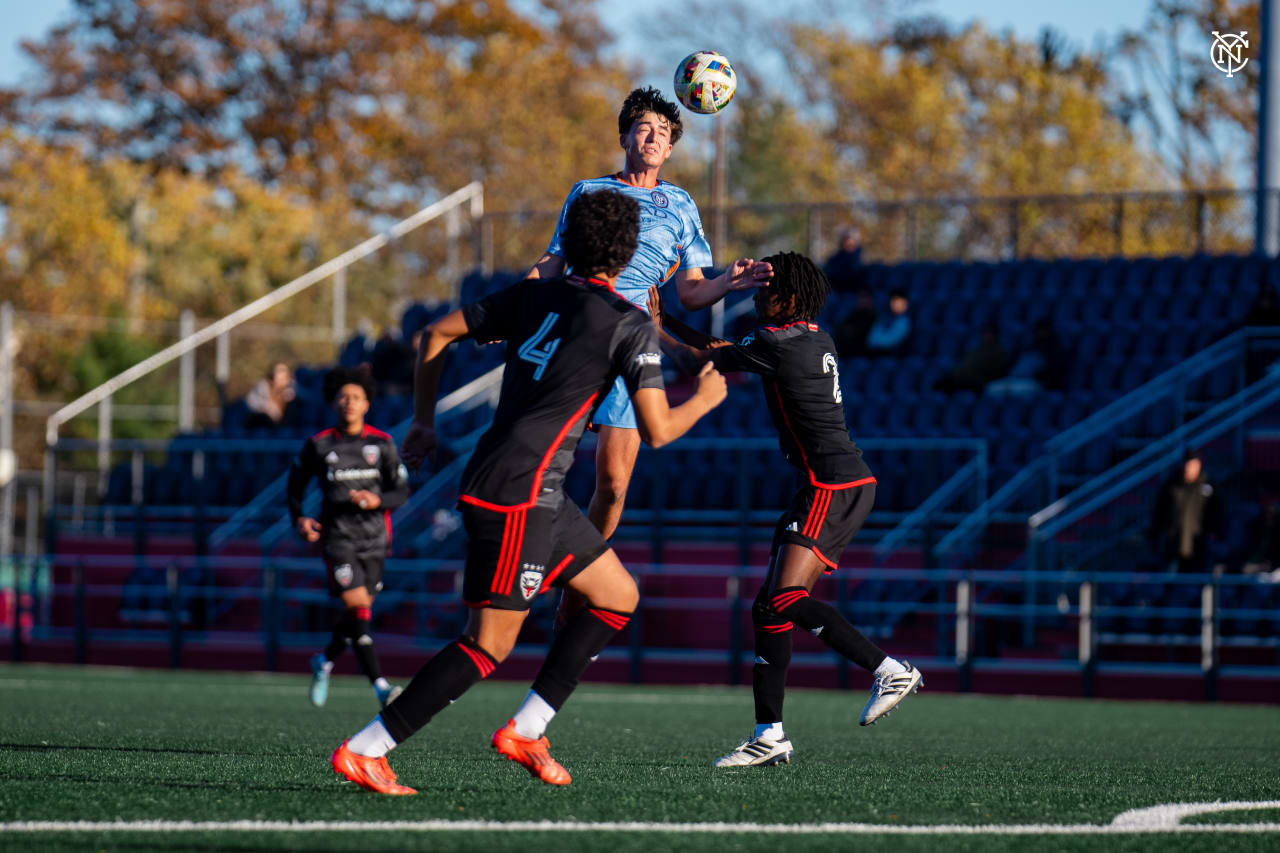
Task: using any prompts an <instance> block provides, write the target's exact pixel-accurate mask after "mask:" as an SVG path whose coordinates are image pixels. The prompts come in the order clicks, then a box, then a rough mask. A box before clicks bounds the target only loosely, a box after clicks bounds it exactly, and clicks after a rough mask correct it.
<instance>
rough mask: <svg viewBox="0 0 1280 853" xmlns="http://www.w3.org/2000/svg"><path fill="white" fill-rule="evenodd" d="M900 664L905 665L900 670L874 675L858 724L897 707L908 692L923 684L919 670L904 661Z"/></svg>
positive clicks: (868, 723) (863, 724) (871, 720)
mask: <svg viewBox="0 0 1280 853" xmlns="http://www.w3.org/2000/svg"><path fill="white" fill-rule="evenodd" d="M902 665H903V666H905V667H906V669H905V670H903V671H902V672H895V673H892V674H890V675H881V676H877V677H876V680H875V683H874V684H872V685H871V698H870V699H868V700H867V705H866V707H865V708H863V709H862V716H860V717H859V718H858V725H860V726H869V725H871V724H872V723H874V722H875V721H876V720H878V719H880V718H881V717H883V716H886V715H887V714H888V713H889V712H890V711H892V710H893V709H894V708H896V707H898V703H899V702H901V701H902V700H903V699H905V698H906V697H907V695H908V694H910V693H915V692H916V691H917V690H919V689H920V688H921V687H923V686H924V676H923V675H921V674H920V670H918V669H916V668H915V667H914V666H912V665H911V664H909V663H907V662H906V661H903V662H902Z"/></svg>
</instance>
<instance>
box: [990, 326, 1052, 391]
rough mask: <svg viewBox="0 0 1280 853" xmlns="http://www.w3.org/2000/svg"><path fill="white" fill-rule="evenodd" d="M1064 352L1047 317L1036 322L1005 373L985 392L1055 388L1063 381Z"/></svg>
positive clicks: (1049, 389)
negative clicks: (1028, 341) (1023, 346)
mask: <svg viewBox="0 0 1280 853" xmlns="http://www.w3.org/2000/svg"><path fill="white" fill-rule="evenodd" d="M1066 379H1067V354H1066V352H1065V351H1064V350H1063V349H1062V344H1061V343H1060V342H1059V341H1058V335H1057V333H1055V332H1054V331H1053V324H1052V323H1051V322H1049V320H1048V318H1041V319H1039V320H1037V321H1036V325H1035V328H1034V329H1033V331H1032V333H1031V342H1030V343H1029V344H1028V345H1027V348H1026V349H1024V350H1023V351H1022V352H1020V353H1018V356H1017V358H1015V359H1014V362H1013V366H1012V367H1010V368H1009V374H1008V376H1006V377H1005V378H1003V379H997V380H995V381H994V382H992V383H990V384H989V385H988V386H987V393H989V394H1030V393H1034V392H1036V391H1040V390H1048V391H1057V390H1060V389H1061V388H1062V386H1063V385H1065V384H1066Z"/></svg>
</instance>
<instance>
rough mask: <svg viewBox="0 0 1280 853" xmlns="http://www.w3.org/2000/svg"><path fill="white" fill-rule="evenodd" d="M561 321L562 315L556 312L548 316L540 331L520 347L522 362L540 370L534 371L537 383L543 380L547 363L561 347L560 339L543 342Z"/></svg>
mask: <svg viewBox="0 0 1280 853" xmlns="http://www.w3.org/2000/svg"><path fill="white" fill-rule="evenodd" d="M559 319H560V315H559V314H557V313H555V312H554V311H553V312H552V313H550V314H548V315H547V316H546V319H544V320H543V321H542V325H541V326H539V327H538V331H536V332H534V333H533V336H532V337H530V338H529V340H527V341H525V342H524V343H522V344H521V345H520V358H521V360H523V361H527V362H530V363H531V364H536V365H537V366H538V369H537V370H535V371H533V378H534V381H535V382H536V381H537V380H539V379H541V378H542V373H543V371H545V370H546V369H547V362H549V361H551V356H553V355H555V354H556V348H557V347H559V346H560V339H559V338H556V339H555V340H552V341H547V342H546V343H543V341H542V339H543V338H545V337H546V336H547V335H549V334H550V333H551V327H552V326H554V325H555V324H556V321H557V320H559Z"/></svg>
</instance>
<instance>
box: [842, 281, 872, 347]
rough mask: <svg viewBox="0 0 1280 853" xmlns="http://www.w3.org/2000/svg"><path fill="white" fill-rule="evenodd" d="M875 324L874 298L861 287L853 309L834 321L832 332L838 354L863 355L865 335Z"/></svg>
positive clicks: (865, 344)
mask: <svg viewBox="0 0 1280 853" xmlns="http://www.w3.org/2000/svg"><path fill="white" fill-rule="evenodd" d="M875 324H876V300H875V297H874V296H872V295H871V291H870V290H869V289H867V288H865V287H864V288H862V289H861V290H859V291H858V296H857V302H856V303H855V304H854V306H853V310H852V311H850V312H849V313H848V314H847V315H845V316H844V317H843V318H841V319H840V321H839V322H838V323H836V327H835V329H834V330H832V331H833V333H832V337H833V338H835V342H836V347H837V349H839V350H840V355H842V356H845V357H848V356H854V355H863V354H865V353H866V351H867V335H869V334H871V327H872V326H874V325H875Z"/></svg>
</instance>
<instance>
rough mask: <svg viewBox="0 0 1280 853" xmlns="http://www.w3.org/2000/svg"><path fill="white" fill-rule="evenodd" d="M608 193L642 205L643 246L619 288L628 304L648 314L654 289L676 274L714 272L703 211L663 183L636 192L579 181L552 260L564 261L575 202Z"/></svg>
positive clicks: (608, 182) (613, 182) (610, 183)
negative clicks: (709, 269)
mask: <svg viewBox="0 0 1280 853" xmlns="http://www.w3.org/2000/svg"><path fill="white" fill-rule="evenodd" d="M604 189H609V190H617V191H618V192H620V193H622V194H623V195H628V196H631V198H633V199H635V200H636V201H637V202H639V204H640V240H639V244H638V245H637V246H636V253H635V255H634V256H632V258H631V263H629V264H627V267H626V269H624V270H623V271H622V275H620V276H618V280H617V282H615V283H614V289H615V290H616V291H617V292H618V295H619V296H621V297H622V298H623V299H626V300H627V301H628V302H630V303H631V304H632V305H635V306H637V307H639V308H640V309H642V310H646V303H647V302H648V299H649V288H650V287H652V286H653V285H655V284H662V283H663V282H664V281H666V280H667V279H669V278H671V276H673V275H674V274H675V272H676V270H685V269H696V268H700V267H709V266H711V264H712V261H711V247H710V246H709V245H707V237H706V235H705V234H703V233H702V219H701V218H700V217H699V216H698V206H697V205H696V204H694V203H693V199H692V198H690V197H689V194H688V193H687V192H685V191H684V190H682V189H680V188H679V187H678V186H676V185H675V184H669V183H667V182H666V181H658V185H657V186H656V187H654V188H653V189H651V190H647V189H642V188H640V187H633V186H631V185H630V184H627V183H623V182H622V181H620V180H618V179H617V178H616V177H614V176H613V175H608V176H606V177H603V178H591V179H590V180H586V181H578V183H576V184H574V185H573V189H571V190H569V197H568V198H566V199H565V200H564V207H563V208H561V210H560V221H559V222H558V223H556V233H555V236H553V237H552V238H551V245H549V246H547V254H548V255H558V256H560V257H564V249H563V248H562V247H561V243H560V241H561V238H562V237H563V235H564V224H565V217H566V216H567V215H568V213H569V205H570V204H571V203H572V202H573V200H574V199H575V198H577V197H578V196H580V195H582V194H583V193H589V192H596V191H598V190H604Z"/></svg>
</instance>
